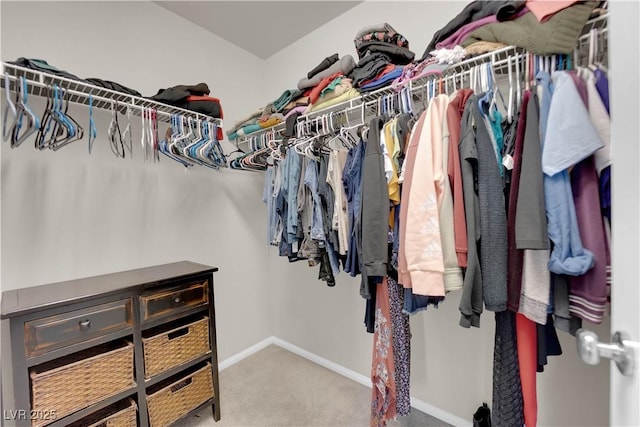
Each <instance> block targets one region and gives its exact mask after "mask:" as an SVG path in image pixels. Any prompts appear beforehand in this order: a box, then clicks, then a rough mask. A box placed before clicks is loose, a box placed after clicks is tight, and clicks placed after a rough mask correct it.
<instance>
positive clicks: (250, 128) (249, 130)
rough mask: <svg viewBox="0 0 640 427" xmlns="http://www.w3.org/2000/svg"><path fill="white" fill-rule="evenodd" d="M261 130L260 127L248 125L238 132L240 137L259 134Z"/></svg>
mask: <svg viewBox="0 0 640 427" xmlns="http://www.w3.org/2000/svg"><path fill="white" fill-rule="evenodd" d="M259 130H262V128H261V127H260V125H247V126H244V127H242V128H240V130H238V136H247V135H249V134H250V133H253V132H258V131H259Z"/></svg>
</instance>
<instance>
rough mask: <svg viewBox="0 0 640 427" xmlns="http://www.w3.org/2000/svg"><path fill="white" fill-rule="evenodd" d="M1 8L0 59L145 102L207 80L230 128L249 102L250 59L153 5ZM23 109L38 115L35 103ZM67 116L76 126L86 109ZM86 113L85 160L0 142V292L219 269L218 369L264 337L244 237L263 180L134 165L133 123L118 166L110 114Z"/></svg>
mask: <svg viewBox="0 0 640 427" xmlns="http://www.w3.org/2000/svg"><path fill="white" fill-rule="evenodd" d="M0 4H1V7H2V50H1V53H2V60H5V61H7V60H14V59H16V58H18V57H20V56H26V57H34V58H42V59H45V60H47V61H49V63H50V64H52V65H54V66H56V67H58V68H61V69H65V70H68V71H70V72H73V73H74V74H77V75H78V76H80V77H101V78H104V79H107V80H113V81H117V82H120V83H122V84H124V85H126V86H129V87H131V88H135V89H137V90H138V91H140V92H141V93H142V94H143V95H147V96H149V95H153V94H155V93H156V92H157V90H158V89H159V88H164V87H169V86H173V85H176V84H196V83H198V82H207V83H208V84H209V87H210V89H211V93H212V95H213V96H216V97H218V98H220V99H221V101H222V105H223V108H224V111H225V115H226V117H228V118H233V117H238V116H239V115H241V114H243V113H244V112H245V111H246V109H247V108H249V107H250V106H253V105H256V104H258V103H259V102H261V101H260V95H259V93H260V88H261V77H260V74H259V73H256V72H255V69H256V68H257V67H258V66H259V65H260V63H261V60H260V59H258V58H257V57H254V56H252V55H250V54H248V53H247V52H246V51H244V50H241V49H239V48H237V47H235V46H234V45H232V44H230V43H228V42H226V41H224V40H223V39H221V38H219V37H216V36H214V35H212V34H211V33H208V32H206V31H204V30H203V29H201V28H199V27H197V26H195V25H193V24H191V23H189V22H188V21H186V20H184V19H182V18H179V17H177V16H176V15H174V14H173V13H171V12H169V11H167V10H166V9H164V8H162V7H160V6H157V5H155V4H153V3H150V2H146V1H136V2H50V1H46V2H7V1H3V2H1V3H0ZM238 81H239V82H242V84H233V85H232V84H230V82H238ZM31 102H32V104H33V105H34V106H35V107H36V109H35V111H38V112H40V111H42V110H43V109H44V104H43V103H42V100H41V99H37V98H36V97H31ZM71 115H72V116H73V117H75V118H76V119H77V120H78V121H79V122H80V123H81V124H86V123H87V122H88V118H87V108H86V107H78V106H76V107H72V109H71ZM95 117H96V122H97V123H96V125H97V127H98V140H97V141H96V143H95V147H94V150H95V151H94V153H93V154H92V155H88V154H87V146H86V144H87V143H86V139H85V140H83V141H81V142H76V143H74V144H71V145H69V146H67V147H65V148H63V149H61V150H59V151H57V152H50V151H46V152H40V151H37V150H35V149H34V148H33V140H32V139H30V140H28V141H26V142H24V143H23V144H22V146H20V147H19V148H17V149H13V150H12V149H10V148H9V146H8V144H6V143H3V144H2V178H3V180H2V266H1V270H2V283H3V287H4V289H5V290H7V289H15V288H19V287H25V286H32V285H37V284H43V283H50V282H56V281H61V280H68V279H73V278H78V277H85V276H92V275H96V274H102V273H109V272H114V271H120V270H125V269H130V268H138V267H143V266H149V265H155V264H161V263H165V262H173V261H180V260H192V261H195V262H200V263H204V264H209V265H214V266H217V267H219V268H220V271H219V272H218V273H217V274H216V275H215V288H216V289H215V292H216V310H217V321H218V354H219V358H220V359H225V358H227V357H229V356H231V355H233V354H235V353H237V352H239V351H241V350H243V349H245V348H246V347H248V346H250V345H252V344H254V343H256V342H257V341H260V340H262V339H264V338H265V337H267V336H270V335H271V328H270V321H269V310H268V308H267V306H266V305H265V303H264V301H265V300H266V299H267V295H268V288H267V287H266V286H264V274H265V273H264V272H265V270H266V258H265V255H264V254H265V251H266V249H265V247H264V242H263V241H262V240H261V239H259V238H257V237H256V236H263V235H265V231H264V224H263V217H264V215H263V208H262V203H260V200H261V196H262V192H261V187H262V177H261V176H260V175H259V174H252V173H243V172H239V171H231V170H225V171H221V172H218V171H212V170H209V169H206V168H202V167H197V168H195V169H193V170H192V171H191V172H190V173H189V174H185V172H184V170H183V169H184V168H183V167H182V166H180V165H179V164H177V163H174V162H172V161H171V160H169V159H166V158H162V159H161V163H159V164H153V163H145V162H144V161H143V158H142V155H141V152H140V150H139V148H138V147H139V140H140V125H139V121H138V120H139V118H136V121H135V122H134V125H133V130H134V141H135V142H136V143H135V151H134V159H125V160H122V159H117V158H115V156H114V155H113V154H112V153H111V151H110V149H109V147H108V142H107V139H106V130H107V127H108V124H109V120H110V113H108V112H106V111H96V113H95ZM231 121H232V119H228V121H227V123H230V122H231ZM121 126H122V130H124V125H123V124H122V117H121ZM85 127H86V126H85ZM165 128H166V127H165V126H162V127H161V130H162V132H163V133H164V129H165Z"/></svg>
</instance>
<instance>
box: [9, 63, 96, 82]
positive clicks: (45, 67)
mask: <svg viewBox="0 0 640 427" xmlns="http://www.w3.org/2000/svg"><path fill="white" fill-rule="evenodd" d="M9 64H15V65H18V66H20V67H25V68H30V69H32V70H37V71H43V72H45V73H49V74H55V75H56V76H59V77H64V78H67V79H72V80H79V81H84V80H82V79H81V78H80V77H78V76H76V75H75V74H71V73H69V72H68V71H64V70H59V69H58V68H56V67H54V66H53V65H49V63H48V62H47V61H45V60H44V59H36V58H18V59H16V60H15V61H13V62H9Z"/></svg>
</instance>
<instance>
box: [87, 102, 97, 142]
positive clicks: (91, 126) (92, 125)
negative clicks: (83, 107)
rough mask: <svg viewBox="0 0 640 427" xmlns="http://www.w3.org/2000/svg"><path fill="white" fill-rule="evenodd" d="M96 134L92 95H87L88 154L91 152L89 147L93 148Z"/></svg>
mask: <svg viewBox="0 0 640 427" xmlns="http://www.w3.org/2000/svg"><path fill="white" fill-rule="evenodd" d="M97 136H98V130H97V129H96V123H95V121H94V120H93V96H91V95H89V138H88V144H87V146H88V148H89V154H91V149H92V148H93V143H94V142H95V140H96V137H97Z"/></svg>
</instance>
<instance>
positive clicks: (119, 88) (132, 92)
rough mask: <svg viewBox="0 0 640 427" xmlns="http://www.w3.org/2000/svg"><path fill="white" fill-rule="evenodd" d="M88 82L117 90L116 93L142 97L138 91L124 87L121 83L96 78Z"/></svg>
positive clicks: (89, 79) (91, 78)
mask: <svg viewBox="0 0 640 427" xmlns="http://www.w3.org/2000/svg"><path fill="white" fill-rule="evenodd" d="M87 81H88V82H89V83H91V84H92V85H95V86H100V87H104V88H107V89H111V90H115V91H116V92H122V93H126V94H129V95H133V96H142V95H141V94H140V92H138V91H137V90H135V89H131V88H128V87H126V86H124V85H121V84H120V83H116V82H112V81H110V80H102V79H98V78H95V77H90V78H88V79H87Z"/></svg>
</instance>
